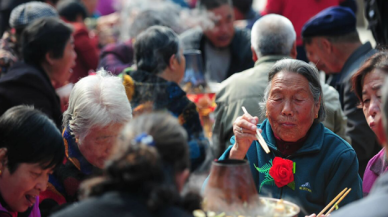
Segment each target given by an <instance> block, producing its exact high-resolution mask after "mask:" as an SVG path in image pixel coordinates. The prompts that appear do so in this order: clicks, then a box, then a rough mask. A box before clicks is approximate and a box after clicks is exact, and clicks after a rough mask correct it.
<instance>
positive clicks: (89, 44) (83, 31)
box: [69, 23, 99, 83]
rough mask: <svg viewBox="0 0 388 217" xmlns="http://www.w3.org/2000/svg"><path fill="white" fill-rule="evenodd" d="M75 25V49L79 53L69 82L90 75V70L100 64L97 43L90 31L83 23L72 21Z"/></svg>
mask: <svg viewBox="0 0 388 217" xmlns="http://www.w3.org/2000/svg"><path fill="white" fill-rule="evenodd" d="M70 24H72V25H73V28H74V32H73V37H74V50H75V52H76V53H77V58H76V60H75V61H76V65H75V66H74V67H73V73H72V75H71V76H70V79H69V82H71V83H76V82H77V81H78V80H79V79H81V78H83V77H85V76H88V72H89V70H93V71H95V70H96V69H97V65H98V55H99V54H98V50H97V45H96V43H95V42H94V40H93V39H92V38H90V37H89V31H88V29H87V27H86V26H85V24H83V23H70Z"/></svg>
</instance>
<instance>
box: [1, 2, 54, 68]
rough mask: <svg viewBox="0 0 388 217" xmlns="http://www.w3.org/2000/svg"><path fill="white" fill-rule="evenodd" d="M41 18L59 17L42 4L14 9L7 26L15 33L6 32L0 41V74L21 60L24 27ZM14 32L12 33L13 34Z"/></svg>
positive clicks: (34, 3)
mask: <svg viewBox="0 0 388 217" xmlns="http://www.w3.org/2000/svg"><path fill="white" fill-rule="evenodd" d="M42 17H59V16H58V13H57V11H56V10H55V8H54V7H52V6H51V5H49V4H46V3H43V2H28V3H24V4H21V5H19V6H17V7H16V8H14V9H13V10H12V12H11V15H10V19H9V24H10V26H11V28H13V29H14V30H15V31H6V32H5V33H4V35H3V37H2V38H1V39H0V74H1V75H4V74H5V73H6V72H7V71H8V69H9V67H11V66H12V65H13V64H14V63H15V62H17V60H19V59H21V54H20V52H19V47H20V40H21V34H22V32H23V30H24V29H25V27H26V26H27V25H28V24H30V23H32V22H33V21H34V20H36V19H39V18H42ZM13 32H14V33H13Z"/></svg>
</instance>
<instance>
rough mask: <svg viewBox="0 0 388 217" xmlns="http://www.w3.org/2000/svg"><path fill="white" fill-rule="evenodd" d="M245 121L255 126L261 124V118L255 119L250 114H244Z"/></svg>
mask: <svg viewBox="0 0 388 217" xmlns="http://www.w3.org/2000/svg"><path fill="white" fill-rule="evenodd" d="M242 118H243V119H245V120H247V121H249V122H250V123H252V124H254V125H257V123H258V122H259V118H258V117H256V116H255V117H253V116H252V115H250V114H244V115H243V116H242Z"/></svg>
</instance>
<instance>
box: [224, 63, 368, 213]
mask: <svg viewBox="0 0 388 217" xmlns="http://www.w3.org/2000/svg"><path fill="white" fill-rule="evenodd" d="M268 78H269V79H268V80H269V84H268V87H267V89H266V92H265V96H264V102H263V103H261V106H262V107H263V109H264V111H265V116H266V119H265V120H264V121H263V122H262V123H261V124H259V125H257V123H258V121H259V120H258V118H257V117H252V116H250V115H249V114H248V113H247V112H246V113H245V114H244V115H243V116H240V117H238V118H237V119H236V120H235V122H234V123H233V132H234V136H233V137H232V139H231V142H232V144H234V145H232V146H230V147H229V149H227V150H226V152H225V153H224V154H223V155H222V156H221V159H226V158H232V159H244V158H246V159H247V160H248V161H249V162H250V166H251V172H252V176H253V179H254V181H255V183H256V187H257V190H258V192H259V194H260V195H263V196H270V197H273V198H284V199H286V200H290V201H293V202H295V203H296V204H298V205H299V206H300V207H301V210H302V212H301V213H300V214H299V215H300V216H304V214H310V213H319V212H320V211H321V210H322V209H323V208H324V207H325V206H326V205H327V204H329V203H330V201H332V199H333V198H335V197H336V196H337V195H338V194H339V193H340V192H341V191H342V190H343V189H345V188H346V187H348V188H351V189H352V190H351V191H350V192H349V194H348V195H347V196H346V198H345V199H344V200H342V202H341V203H340V204H339V207H341V206H343V205H345V204H347V203H349V202H352V201H355V200H357V199H360V198H361V197H362V190H361V178H360V177H359V175H358V172H357V171H358V160H357V157H356V153H355V151H354V150H353V148H352V147H351V146H350V145H349V144H348V143H347V142H346V141H345V140H343V139H341V138H340V137H339V136H337V135H336V134H334V133H333V132H332V131H330V130H328V129H327V128H325V127H324V126H323V125H322V124H321V123H320V122H321V121H322V120H324V118H325V108H324V105H323V103H322V102H323V100H322V98H323V96H322V88H321V85H320V81H319V75H318V71H317V69H316V68H315V67H313V66H310V65H309V64H307V63H304V62H302V61H299V60H292V59H285V60H280V61H278V62H277V63H276V64H275V65H274V66H273V67H272V69H271V70H270V72H269V77H268ZM248 112H249V111H248ZM257 129H259V131H257ZM256 132H258V133H261V137H262V138H263V139H261V138H260V136H259V135H257V133H256ZM259 138H260V140H259V141H261V143H266V145H268V148H269V152H268V151H267V152H268V153H266V151H265V148H266V147H265V144H259V142H258V141H256V140H258V139H259ZM263 141H264V142H263Z"/></svg>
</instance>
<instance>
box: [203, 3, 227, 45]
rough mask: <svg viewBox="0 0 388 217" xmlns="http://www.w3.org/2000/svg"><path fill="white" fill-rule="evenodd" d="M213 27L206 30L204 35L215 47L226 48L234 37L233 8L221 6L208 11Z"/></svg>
mask: <svg viewBox="0 0 388 217" xmlns="http://www.w3.org/2000/svg"><path fill="white" fill-rule="evenodd" d="M209 12H210V14H211V15H210V17H211V19H212V20H213V22H214V27H213V28H211V29H209V30H206V31H205V35H206V37H207V38H208V39H209V40H210V42H211V43H212V44H213V45H214V46H215V47H219V48H222V47H227V46H229V44H230V42H231V41H232V39H233V36H234V26H233V22H234V16H233V8H232V7H231V6H229V5H227V4H226V5H222V6H220V7H218V8H215V9H212V10H209Z"/></svg>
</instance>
